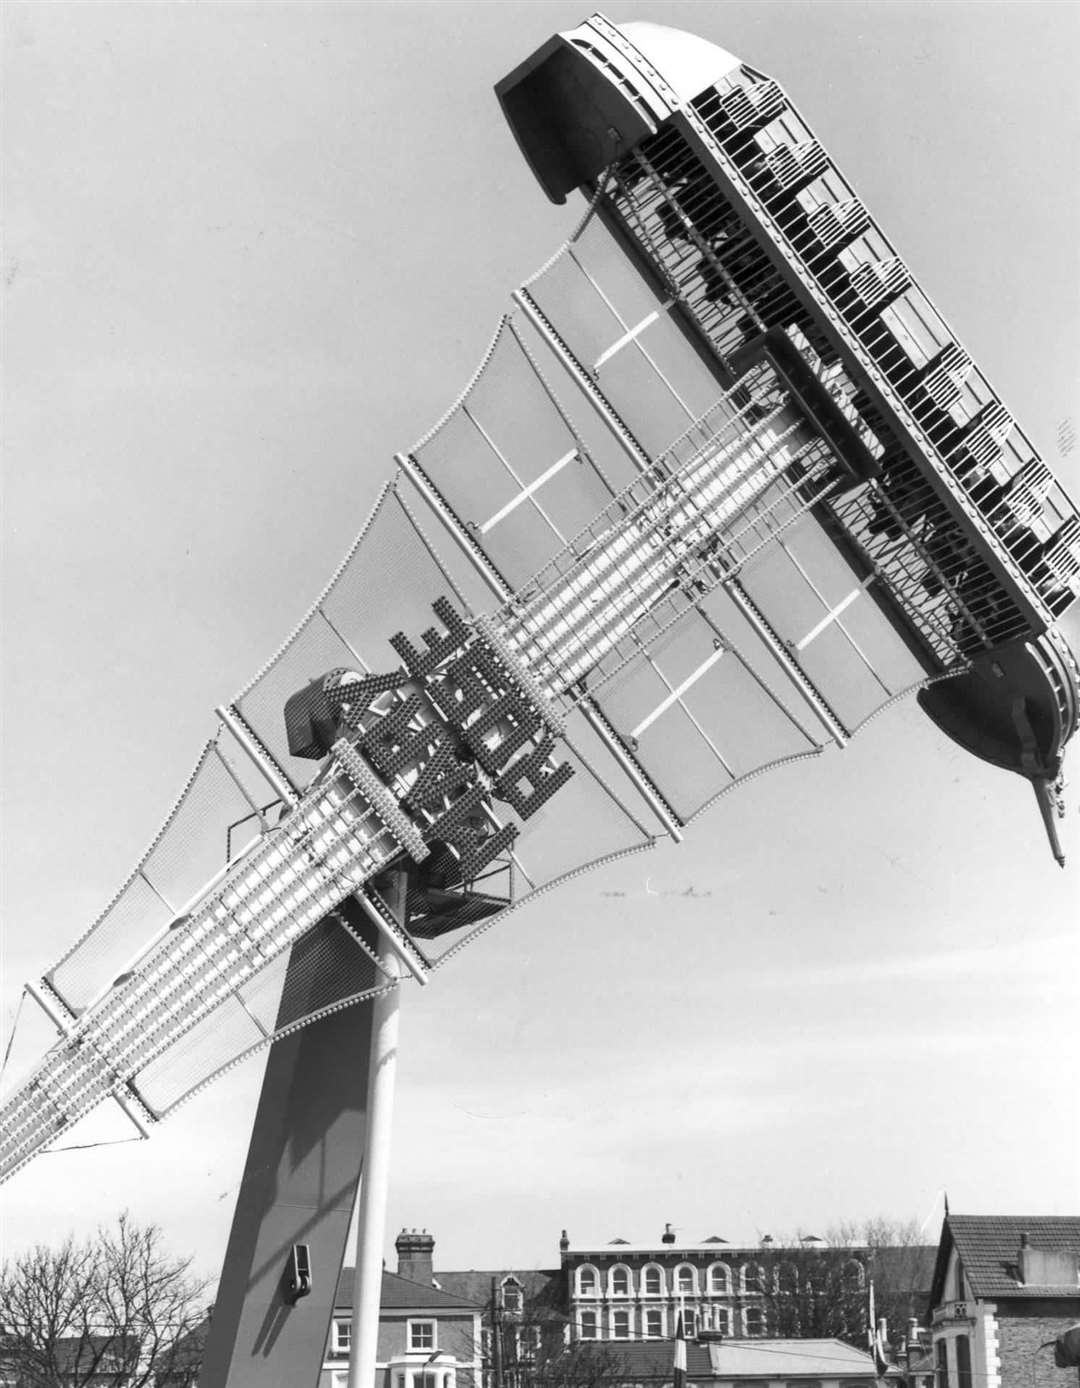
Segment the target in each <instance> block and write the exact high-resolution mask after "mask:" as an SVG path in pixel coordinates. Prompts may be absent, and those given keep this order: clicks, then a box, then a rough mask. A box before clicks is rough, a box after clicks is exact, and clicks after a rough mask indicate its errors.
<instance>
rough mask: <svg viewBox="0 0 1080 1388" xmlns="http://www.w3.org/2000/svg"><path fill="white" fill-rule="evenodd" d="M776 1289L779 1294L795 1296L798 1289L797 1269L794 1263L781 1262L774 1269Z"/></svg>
mask: <svg viewBox="0 0 1080 1388" xmlns="http://www.w3.org/2000/svg"><path fill="white" fill-rule="evenodd" d="M776 1290H777V1291H778V1292H779V1293H780V1295H781V1296H795V1295H796V1293H797V1292H798V1290H799V1269H798V1268H797V1267H796V1266H795V1264H794V1263H781V1264H780V1266H779V1267H778V1268H777V1269H776Z"/></svg>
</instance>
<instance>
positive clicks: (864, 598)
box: [740, 518, 924, 731]
mask: <svg viewBox="0 0 1080 1388" xmlns="http://www.w3.org/2000/svg"><path fill="white" fill-rule="evenodd" d="M740 578H741V582H742V584H743V586H744V588H745V589H746V591H747V592H748V593H749V594H750V596H751V598H752V599H753V600H754V602H755V603H756V604H757V606H758V607H759V608H760V609H761V611H762V612H763V613H764V615H765V617H766V618H767V620H768V621H769V623H770V625H771V626H772V627H773V628H774V630H775V631H776V632H777V634H778V635H779V637H780V638H781V640H782V641H783V642H784V643H785V644H786V646H787V648H788V650H789V651H790V653H791V656H792V658H793V659H794V660H795V661H796V662H797V663H798V665H799V666H800V668H801V669H802V670H803V671H804V673H805V674H806V675H807V676H808V677H809V679H810V680H811V681H812V683H813V684H814V685H815V686H816V687H817V688H818V689H819V690H820V691H821V693H822V694H823V695H824V697H825V699H826V700H827V701H828V703H829V704H830V706H831V707H832V708H833V709H834V710H835V712H836V714H837V715H838V717H839V719H840V721H841V723H842V724H843V725H844V727H845V728H846V729H847V730H848V731H852V730H854V729H855V728H856V727H858V726H859V724H860V723H862V722H864V721H865V720H866V719H867V718H868V717H870V716H871V714H873V713H874V712H875V711H876V710H877V709H878V708H880V707H881V706H882V705H884V704H885V703H887V702H888V701H889V700H890V699H892V698H893V697H894V696H895V695H897V694H899V693H901V692H902V691H903V690H905V689H908V688H910V687H912V686H913V685H915V684H917V683H918V682H919V681H920V680H921V679H922V678H923V675H924V672H923V670H922V668H921V666H920V665H919V664H918V662H917V661H916V660H915V658H914V657H913V656H912V655H911V654H910V653H909V651H908V648H907V647H906V645H905V644H904V642H903V641H902V640H901V639H900V637H899V635H898V634H897V632H896V630H895V628H894V627H893V626H892V625H891V624H890V622H889V621H888V619H887V618H886V616H885V615H884V613H883V612H881V611H880V609H878V608H877V607H876V605H875V604H874V601H873V598H872V597H871V596H870V595H869V594H868V592H867V591H866V589H865V587H864V580H863V579H861V578H860V576H859V575H857V574H856V573H855V572H854V571H853V570H852V569H851V567H850V566H849V565H848V564H847V563H846V562H845V561H844V559H843V558H842V557H841V555H840V553H839V551H837V550H836V549H835V547H834V546H833V545H831V544H830V542H829V541H828V540H827V538H826V537H825V536H824V534H823V533H822V532H821V530H820V528H819V527H818V526H817V524H816V522H815V521H813V520H812V519H810V518H806V519H804V520H803V521H801V522H800V523H799V525H798V527H797V528H796V529H795V531H794V532H792V533H791V534H789V535H788V536H786V537H785V538H784V539H783V541H781V542H780V543H779V544H778V545H777V546H774V547H772V548H770V549H768V550H766V551H763V552H762V553H761V554H759V555H758V556H756V557H755V558H754V559H752V560H751V561H750V563H749V564H748V565H747V566H746V568H745V569H744V570H743V571H742V573H741V575H740Z"/></svg>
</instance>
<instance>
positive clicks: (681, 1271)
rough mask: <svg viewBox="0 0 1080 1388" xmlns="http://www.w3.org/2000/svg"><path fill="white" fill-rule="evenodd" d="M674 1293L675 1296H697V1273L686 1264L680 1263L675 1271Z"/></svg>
mask: <svg viewBox="0 0 1080 1388" xmlns="http://www.w3.org/2000/svg"><path fill="white" fill-rule="evenodd" d="M675 1293H676V1295H677V1296H697V1273H696V1272H695V1271H694V1269H693V1268H692V1267H691V1266H690V1265H689V1264H688V1263H680V1264H679V1266H678V1267H677V1268H676V1269H675Z"/></svg>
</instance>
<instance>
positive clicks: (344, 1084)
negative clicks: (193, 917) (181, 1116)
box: [199, 871, 404, 1388]
mask: <svg viewBox="0 0 1080 1388" xmlns="http://www.w3.org/2000/svg"><path fill="white" fill-rule="evenodd" d="M397 878H402V880H403V874H400V873H397V872H396V871H395V872H394V873H392V874H387V877H386V878H385V879H384V880H383V882H382V884H381V886H382V894H383V896H384V899H386V900H387V902H388V904H391V905H392V906H393V907H394V909H395V914H397V913H398V912H399V911H400V910H403V909H404V886H403V885H402V886H400V888H399V886H398V883H397V881H395V879H397ZM391 893H393V895H391ZM344 909H346V910H347V911H348V912H349V917H350V921H351V923H352V925H353V928H354V929H356V930H357V931H358V933H359V934H360V935H361V936H362V938H363V939H364V941H365V943H366V944H367V945H368V946H369V948H371V949H373V950H378V949H380V948H381V947H382V945H383V941H382V939H381V938H380V936H381V932H380V931H379V929H378V927H377V926H376V925H375V924H374V923H372V922H371V921H370V920H369V919H368V917H367V916H366V915H365V914H364V913H363V912H362V911H361V910H360V909H359V907H356V906H353V907H351V908H350V907H349V906H348V904H347V903H346V904H345V907H344ZM335 948H340V949H341V950H343V951H349V950H351V951H355V949H356V946H355V944H353V943H352V942H351V941H350V940H349V939H348V938H347V936H346V934H345V932H344V931H343V930H342V928H341V926H340V925H337V924H335V923H334V922H332V921H324V922H323V923H322V924H320V925H318V926H316V927H315V928H314V929H313V930H311V931H309V932H308V934H307V935H305V936H304V937H303V938H302V939H300V940H298V941H297V943H296V944H295V945H294V946H293V949H292V953H291V955H290V959H289V967H288V971H287V973H286V979H285V988H284V994H283V997H284V998H285V999H290V1004H289V1005H290V1010H291V1011H292V1015H298V1008H297V1006H296V999H295V996H294V995H295V994H296V993H297V992H298V991H300V992H302V993H303V994H304V995H306V994H307V993H308V992H311V993H312V995H313V996H316V997H317V996H318V992H317V990H318V988H319V985H320V981H321V980H320V978H319V976H318V974H317V973H316V971H315V970H313V969H312V967H311V961H312V959H313V958H314V957H316V952H317V951H322V952H324V953H323V955H322V956H321V957H325V951H326V950H327V949H331V950H332V949H335ZM374 975H375V970H374V966H372V976H373V977H372V982H373V983H374V982H375V981H376V979H375V977H374ZM283 1015H284V1014H283ZM375 1036H376V1010H375V1008H374V1007H373V1006H372V1005H371V1004H368V1003H359V1004H358V1005H356V1006H355V1007H347V1008H345V1009H343V1010H342V1011H341V1012H336V1013H333V1014H332V1015H331V1016H329V1017H326V1018H324V1019H323V1020H322V1021H320V1022H316V1023H314V1024H313V1025H312V1026H309V1027H303V1028H302V1029H301V1030H300V1031H298V1032H296V1033H295V1034H294V1035H292V1036H289V1037H286V1038H285V1039H284V1040H282V1041H278V1042H276V1043H275V1044H274V1045H273V1046H272V1047H271V1048H270V1052H269V1056H268V1058H267V1062H266V1073H265V1075H264V1078H263V1084H262V1091H261V1093H260V1096H259V1104H258V1108H257V1110H256V1114H255V1120H254V1123H253V1125H252V1131H251V1141H250V1144H249V1148H248V1156H247V1162H246V1165H245V1167H244V1175H243V1179H242V1181H241V1185H240V1193H239V1196H238V1198H237V1202H236V1210H235V1212H234V1214H233V1223H232V1230H231V1232H230V1235H229V1243H228V1248H227V1250H226V1254H225V1261H224V1264H223V1267H222V1272H221V1282H220V1285H219V1289H218V1294H217V1298H216V1301H215V1304H214V1314H213V1318H212V1320H211V1323H210V1330H209V1334H208V1336H207V1342H206V1349H205V1353H204V1357H203V1367H202V1372H201V1373H200V1376H199V1383H200V1385H201V1388H268V1385H271V1384H272V1385H279V1384H280V1385H282V1388H315V1385H316V1384H317V1383H318V1381H319V1371H320V1368H321V1366H322V1363H323V1360H324V1357H325V1354H326V1349H327V1337H328V1335H329V1331H330V1318H331V1313H332V1311H333V1307H334V1299H335V1296H336V1292H337V1283H338V1276H339V1273H340V1270H341V1265H342V1262H343V1260H344V1254H345V1244H346V1241H347V1239H348V1234H349V1225H350V1223H351V1219H352V1212H353V1207H354V1203H355V1198H356V1188H357V1182H358V1179H359V1175H360V1166H361V1161H362V1158H363V1154H364V1148H365V1142H366V1133H367V1128H368V1109H367V1105H368V1088H369V1074H370V1070H371V1062H372V1059H373V1056H374V1051H375ZM295 1244H307V1246H308V1248H309V1250H310V1258H311V1282H312V1286H311V1292H310V1294H309V1295H308V1296H305V1297H302V1298H300V1299H299V1300H298V1301H296V1302H295V1303H290V1301H288V1300H287V1299H286V1277H287V1274H288V1267H289V1263H290V1258H291V1254H292V1249H293V1246H294V1245H295ZM380 1272H381V1270H380ZM358 1280H359V1279H358ZM380 1282H381V1275H380V1276H378V1277H376V1279H375V1285H376V1287H378V1285H379V1283H380ZM359 1294H360V1293H359V1289H358V1295H359ZM375 1295H376V1298H377V1297H378V1291H376V1293H375ZM376 1314H377V1313H376Z"/></svg>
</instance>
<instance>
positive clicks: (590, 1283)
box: [577, 1263, 600, 1296]
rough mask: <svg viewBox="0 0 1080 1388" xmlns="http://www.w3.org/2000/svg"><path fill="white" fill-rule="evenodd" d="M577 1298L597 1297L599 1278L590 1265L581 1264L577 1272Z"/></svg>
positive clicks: (598, 1293)
mask: <svg viewBox="0 0 1080 1388" xmlns="http://www.w3.org/2000/svg"><path fill="white" fill-rule="evenodd" d="M577 1294H578V1296H599V1295H600V1278H599V1276H598V1275H597V1271H596V1269H595V1268H594V1267H593V1265H592V1264H591V1263H583V1264H582V1265H581V1267H579V1268H578V1270H577Z"/></svg>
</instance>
